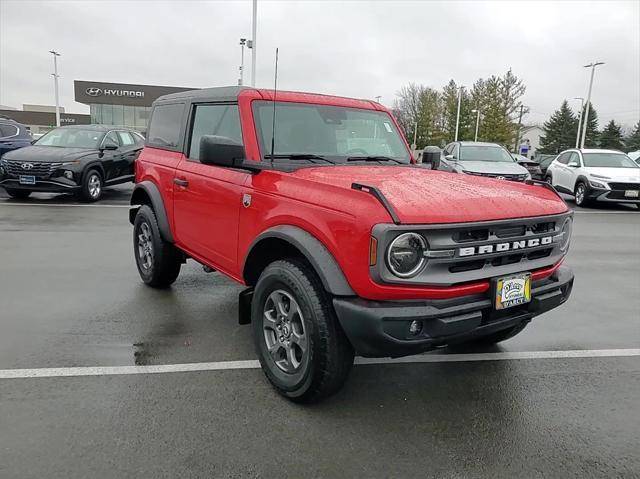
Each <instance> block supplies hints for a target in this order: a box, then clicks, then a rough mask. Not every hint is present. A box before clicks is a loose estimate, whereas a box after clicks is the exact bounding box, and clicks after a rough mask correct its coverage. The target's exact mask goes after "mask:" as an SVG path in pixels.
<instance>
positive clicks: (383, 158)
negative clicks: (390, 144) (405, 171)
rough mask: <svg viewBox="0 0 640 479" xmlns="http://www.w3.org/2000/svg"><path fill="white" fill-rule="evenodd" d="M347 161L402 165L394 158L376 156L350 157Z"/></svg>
mask: <svg viewBox="0 0 640 479" xmlns="http://www.w3.org/2000/svg"><path fill="white" fill-rule="evenodd" d="M347 161H393V162H394V163H400V164H404V162H403V161H400V160H396V159H395V158H391V157H390V156H378V155H369V156H350V157H348V158H347Z"/></svg>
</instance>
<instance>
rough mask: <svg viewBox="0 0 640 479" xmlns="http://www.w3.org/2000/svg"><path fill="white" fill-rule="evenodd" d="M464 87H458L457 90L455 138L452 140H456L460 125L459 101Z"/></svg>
mask: <svg viewBox="0 0 640 479" xmlns="http://www.w3.org/2000/svg"><path fill="white" fill-rule="evenodd" d="M463 88H464V87H463V86H461V87H460V91H459V92H458V113H457V114H456V138H455V140H453V141H458V129H459V127H460V102H461V101H462V89H463Z"/></svg>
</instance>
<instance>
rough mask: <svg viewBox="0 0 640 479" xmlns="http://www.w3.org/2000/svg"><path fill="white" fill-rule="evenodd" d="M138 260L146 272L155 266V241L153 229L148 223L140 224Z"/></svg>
mask: <svg viewBox="0 0 640 479" xmlns="http://www.w3.org/2000/svg"><path fill="white" fill-rule="evenodd" d="M138 259H139V260H140V265H141V266H142V268H143V269H144V270H146V271H148V270H150V269H151V267H152V266H153V241H152V238H151V228H150V227H149V224H148V223H147V222H143V223H140V228H139V229H138Z"/></svg>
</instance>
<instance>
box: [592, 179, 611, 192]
mask: <svg viewBox="0 0 640 479" xmlns="http://www.w3.org/2000/svg"><path fill="white" fill-rule="evenodd" d="M589 184H590V185H591V186H592V187H593V188H601V189H603V190H608V189H609V185H607V184H606V183H603V182H602V181H595V180H592V179H589Z"/></svg>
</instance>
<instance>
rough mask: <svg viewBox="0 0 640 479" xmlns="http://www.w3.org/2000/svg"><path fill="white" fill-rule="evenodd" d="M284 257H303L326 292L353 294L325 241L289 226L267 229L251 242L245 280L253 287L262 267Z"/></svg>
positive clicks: (243, 267)
mask: <svg viewBox="0 0 640 479" xmlns="http://www.w3.org/2000/svg"><path fill="white" fill-rule="evenodd" d="M286 257H298V258H302V259H304V260H306V261H307V262H308V263H309V264H310V265H311V266H312V267H313V269H314V270H315V271H316V273H317V274H318V276H319V277H320V281H321V282H322V286H323V287H324V289H325V290H326V291H328V292H329V293H331V294H334V295H336V296H355V292H354V291H353V289H351V286H349V283H348V281H347V279H346V277H345V275H344V273H343V272H342V269H341V268H340V266H339V265H338V262H337V261H336V259H335V258H334V257H333V255H332V254H331V253H330V252H329V250H328V249H327V248H326V247H325V246H324V244H322V242H320V240H318V239H317V238H316V237H315V236H313V235H311V234H310V233H308V232H307V231H305V230H303V229H302V228H299V227H297V226H291V225H281V226H275V227H273V228H270V229H268V230H266V231H264V232H263V233H261V234H260V235H259V236H258V237H257V238H256V239H255V240H254V241H253V243H252V244H251V246H250V247H249V249H248V253H247V255H246V256H245V259H244V263H243V265H242V277H243V279H244V281H245V283H246V284H247V285H248V286H255V284H256V283H257V281H258V278H259V277H260V274H261V273H262V271H263V270H264V268H266V267H267V266H268V265H269V264H270V263H272V262H273V261H276V260H278V259H282V258H286Z"/></svg>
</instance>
